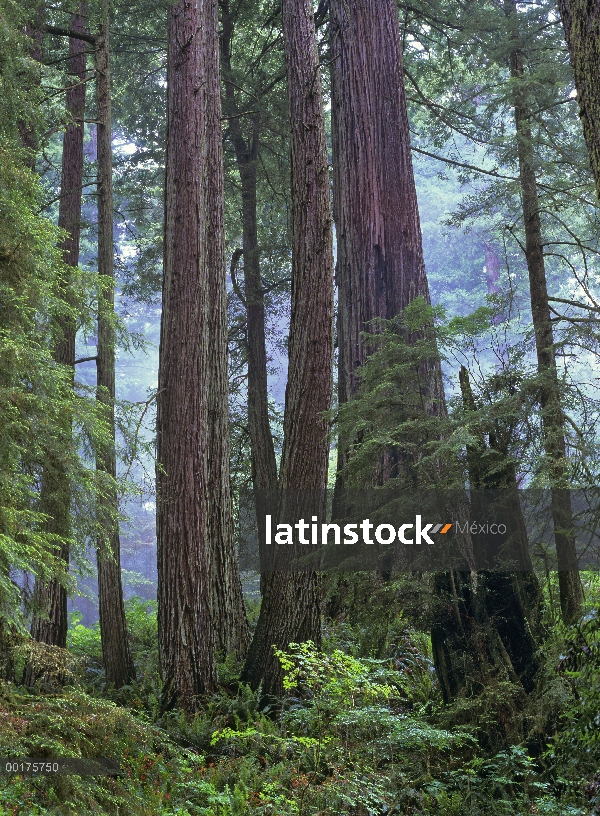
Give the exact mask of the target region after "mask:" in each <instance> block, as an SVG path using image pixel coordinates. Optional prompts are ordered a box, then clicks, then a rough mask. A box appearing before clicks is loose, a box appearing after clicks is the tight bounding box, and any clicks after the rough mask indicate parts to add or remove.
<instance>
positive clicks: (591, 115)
mask: <svg viewBox="0 0 600 816" xmlns="http://www.w3.org/2000/svg"><path fill="white" fill-rule="evenodd" d="M558 7H559V9H560V14H561V17H562V22H563V27H564V29H565V37H566V40H567V44H568V46H569V53H570V55H571V65H572V66H573V73H574V75H575V87H576V88H577V100H578V102H579V116H580V117H581V123H582V125H583V135H584V136H585V143H586V144H587V148H588V152H589V154H590V164H591V166H592V172H593V174H594V178H595V179H596V192H597V193H598V197H599V198H600V1H599V0H558Z"/></svg>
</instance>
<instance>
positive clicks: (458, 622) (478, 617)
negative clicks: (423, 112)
mask: <svg viewBox="0 0 600 816" xmlns="http://www.w3.org/2000/svg"><path fill="white" fill-rule="evenodd" d="M330 13H331V58H332V67H331V76H332V95H333V104H332V133H333V161H334V218H335V222H336V236H337V251H338V266H337V283H338V291H339V316H338V346H339V360H340V364H339V377H338V382H339V400H340V402H343V401H346V400H348V399H350V398H351V397H352V395H353V394H354V393H356V391H357V388H358V380H357V376H356V370H357V368H358V367H359V366H361V365H363V364H364V362H365V361H366V359H367V357H368V355H369V353H370V351H371V350H370V349H369V348H368V346H367V345H366V344H365V343H364V341H363V340H362V339H361V337H360V333H361V332H363V331H365V330H366V329H368V328H369V326H368V325H367V324H368V322H369V321H370V320H372V319H373V318H376V317H381V318H385V319H390V318H392V317H395V316H396V315H397V314H398V313H399V312H400V311H401V310H402V309H403V308H405V307H406V306H407V305H408V303H410V301H411V300H412V299H414V298H415V297H417V296H423V297H424V298H425V300H426V301H427V302H428V301H429V291H428V286H427V278H426V275H425V267H424V262H423V251H422V239H421V228H420V223H419V214H418V206H417V197H416V190H415V184H414V175H413V169H412V161H411V156H410V134H409V128H408V117H407V112H406V99H405V94H404V84H403V73H402V55H401V46H400V33H399V24H398V11H397V7H396V4H395V3H394V2H392V0H384V1H383V2H374V0H332V2H331V10H330ZM423 368H424V370H423V372H422V375H423V376H422V377H421V382H423V384H424V391H425V393H424V394H423V396H424V404H425V405H426V411H427V412H431V413H437V414H439V415H441V416H443V415H444V414H445V411H446V407H445V402H444V394H443V386H442V380H441V371H440V362H439V358H437V359H432V360H430V361H428V363H427V364H426V365H425V366H424V367H423ZM347 442H348V441H346V440H343V439H341V440H339V443H338V451H339V459H338V469H339V468H340V467H342V466H343V465H344V463H345V461H346V458H347V453H346V449H347V447H348V445H347ZM399 466H400V467H399ZM403 466H406V468H407V469H408V470H410V462H409V461H407V462H404V463H403V460H402V452H401V451H400V452H399V456H396V455H395V454H394V453H393V452H390V454H389V455H386V457H384V459H383V461H382V463H381V465H380V467H379V473H378V478H377V482H378V483H380V484H383V483H385V482H386V481H387V480H388V479H389V478H391V477H393V476H396V475H398V474H399V472H400V471H401V470H402V469H403ZM342 482H343V480H342V479H340V478H338V484H341V483H342ZM434 592H435V595H436V600H435V609H434V611H433V621H432V643H433V654H434V660H435V665H436V670H437V673H438V677H439V679H440V684H441V686H442V692H443V695H444V699H446V700H448V701H449V700H451V699H453V698H454V697H456V696H457V695H458V694H459V693H460V692H461V691H463V690H465V689H467V688H469V689H470V690H473V691H475V692H477V691H480V690H481V689H483V688H484V687H485V685H486V683H487V682H488V681H489V678H490V677H492V676H497V675H501V676H503V677H506V678H507V679H514V680H515V681H517V682H518V677H517V674H516V672H515V670H514V667H513V665H512V663H511V660H510V657H509V656H508V655H507V652H506V649H505V647H504V644H503V642H502V638H501V637H500V635H499V633H498V631H497V629H496V627H495V625H494V623H493V622H492V621H491V620H490V615H489V614H488V610H487V608H486V601H487V600H488V598H487V593H486V587H485V582H484V581H483V580H480V579H479V578H478V577H473V576H470V575H465V574H461V573H452V572H447V573H443V574H440V575H438V576H436V577H435V579H434Z"/></svg>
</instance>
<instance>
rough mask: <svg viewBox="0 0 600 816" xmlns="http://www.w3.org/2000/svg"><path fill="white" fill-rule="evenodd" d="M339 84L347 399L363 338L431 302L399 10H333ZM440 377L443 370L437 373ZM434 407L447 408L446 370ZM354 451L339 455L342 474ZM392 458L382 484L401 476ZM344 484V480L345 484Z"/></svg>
mask: <svg viewBox="0 0 600 816" xmlns="http://www.w3.org/2000/svg"><path fill="white" fill-rule="evenodd" d="M331 54H332V63H331V81H332V96H333V99H332V136H333V168H334V219H335V224H336V239H337V270H336V275H337V285H338V291H339V312H338V349H339V352H338V353H339V368H338V399H339V402H340V403H343V402H346V401H347V400H348V399H349V398H350V397H351V396H352V395H353V394H354V393H356V391H357V388H358V380H357V377H356V373H355V372H356V370H357V368H358V367H359V366H361V365H363V364H364V363H365V361H366V358H367V356H368V354H369V352H370V349H369V348H368V347H367V345H366V344H365V342H364V340H363V339H362V338H361V332H364V331H368V330H370V329H372V328H373V327H372V326H369V321H372V320H373V319H374V318H384V319H391V318H393V317H396V315H398V314H399V313H400V311H401V310H402V309H403V308H404V307H405V306H407V304H408V303H409V302H410V301H411V300H413V298H415V297H417V296H419V295H421V296H423V297H424V298H425V299H426V301H429V290H428V285H427V278H426V275H425V264H424V261H423V249H422V243H421V227H420V223H419V211H418V205H417V195H416V190H415V183H414V174H413V169H412V158H411V152H410V137H409V129H408V117H407V111H406V98H405V92H404V82H403V72H402V50H401V44H400V31H399V23H398V10H397V6H396V4H395V3H394V2H393V0H383V2H381V1H378V2H375V0H366V1H365V2H358V0H349V1H348V2H346V0H332V2H331ZM433 367H434V369H435V368H436V365H435V364H434V366H433ZM427 380H429V382H430V384H431V393H430V394H429V395H428V398H429V401H430V404H431V405H433V404H434V403H435V402H437V401H440V400H441V401H443V394H442V391H441V378H440V376H439V363H438V364H437V373H436V372H435V371H433V370H432V372H431V375H430V376H429V377H425V378H424V382H426V381H427ZM346 448H347V442H346V441H344V440H340V444H339V445H338V456H339V465H340V467H341V466H343V464H344V463H345V460H346ZM393 458H394V457H393V455H392V454H391V452H390V454H389V455H387V456H386V457H384V461H383V462H382V466H381V468H380V474H379V479H378V481H379V483H383V482H385V481H386V480H387V479H388V478H390V476H392V475H397V473H396V472H395V463H394V461H393ZM338 481H339V480H338Z"/></svg>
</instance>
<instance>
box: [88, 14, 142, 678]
mask: <svg viewBox="0 0 600 816" xmlns="http://www.w3.org/2000/svg"><path fill="white" fill-rule="evenodd" d="M103 14H104V20H103V25H102V29H101V31H100V35H99V37H98V42H97V44H96V108H97V110H96V115H97V119H98V122H97V134H98V346H97V348H98V351H97V355H98V356H97V399H98V401H99V403H100V404H101V406H102V408H103V414H104V418H105V420H106V423H107V431H108V432H107V438H106V439H105V440H104V441H103V444H102V449H101V450H100V451H99V452H98V454H97V460H96V467H97V471H98V480H99V497H98V505H99V513H100V521H101V529H102V533H101V536H100V538H99V540H98V547H97V560H98V594H99V606H100V635H101V638H102V657H103V660H104V668H105V672H106V682H107V683H109V684H112V685H114V686H115V687H116V688H119V687H120V686H123V685H126V684H127V683H129V682H131V680H133V679H134V677H135V669H134V666H133V660H132V657H131V651H130V649H129V642H128V639H127V628H126V623H125V606H124V603H123V588H122V582H121V547H120V538H119V520H118V514H119V503H118V496H117V486H116V478H117V457H116V440H115V330H114V304H115V279H114V249H113V195H112V146H111V112H110V73H109V49H108V8H107V5H106V4H105V6H104V9H103Z"/></svg>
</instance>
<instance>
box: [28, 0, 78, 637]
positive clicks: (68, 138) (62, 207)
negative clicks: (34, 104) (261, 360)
mask: <svg viewBox="0 0 600 816" xmlns="http://www.w3.org/2000/svg"><path fill="white" fill-rule="evenodd" d="M70 29H71V30H72V31H74V32H76V33H84V32H85V10H84V8H83V7H82V8H80V11H79V13H78V14H75V15H74V16H73V17H72V19H71V25H70ZM85 51H86V46H85V43H84V42H83V41H82V40H80V39H75V38H70V40H69V60H68V63H67V71H68V75H69V77H70V78H71V85H70V87H69V88H68V89H67V92H66V109H67V114H68V115H69V117H70V119H71V121H70V122H69V124H68V125H67V128H66V130H65V134H64V137H63V149H62V172H61V187H60V189H61V197H60V201H59V209H58V226H59V227H60V228H61V229H63V230H65V233H66V234H65V237H64V239H63V241H62V242H61V244H60V248H61V249H62V252H63V259H64V261H65V263H66V264H67V266H69V267H73V268H75V267H77V265H78V263H79V238H80V232H81V189H82V181H83V117H84V111H85V83H84V80H85V76H86V55H85ZM70 285H71V284H70V281H69V280H68V279H67V280H65V291H64V293H63V296H64V297H65V299H66V300H67V302H69V300H70V299H71V298H70V293H69V288H70ZM75 331H76V326H75V324H74V322H73V321H72V320H71V319H69V318H61V319H60V320H59V323H58V326H57V331H56V334H57V339H56V341H55V347H54V349H53V357H54V359H55V360H56V362H57V363H60V364H62V365H65V366H69V367H70V368H71V369H72V368H73V366H74V363H75ZM59 430H60V432H61V434H62V435H63V437H64V443H63V444H64V446H65V454H66V453H67V451H68V450H69V447H70V445H71V439H70V437H71V433H72V430H71V419H70V417H65V426H64V427H63V428H61V429H59ZM40 500H41V509H42V510H43V512H44V513H47V514H48V516H49V520H48V532H50V533H52V534H54V535H56V536H58V537H59V538H60V540H61V551H60V557H61V560H62V561H63V562H64V563H65V568H68V562H69V544H68V540H69V536H70V534H71V513H70V502H71V490H70V485H69V476H68V468H67V464H66V463H65V461H64V460H63V459H61V458H59V457H57V456H53V457H48V459H47V461H46V462H45V463H44V472H43V475H42V490H41V497H40ZM33 602H34V609H35V610H36V614H35V615H34V618H33V621H32V625H31V636H32V637H33V638H34V640H38V641H41V642H42V643H49V644H52V645H54V646H61V647H63V648H64V647H65V646H66V641H67V592H66V588H65V586H64V582H62V581H59V580H58V579H53V580H51V581H48V582H43V581H36V584H35V589H34V597H33Z"/></svg>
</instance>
